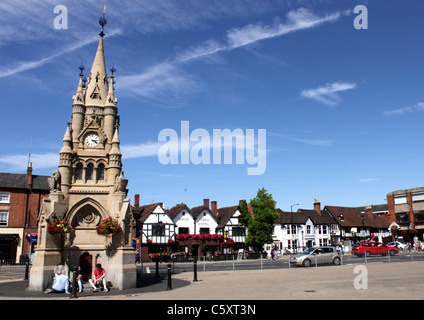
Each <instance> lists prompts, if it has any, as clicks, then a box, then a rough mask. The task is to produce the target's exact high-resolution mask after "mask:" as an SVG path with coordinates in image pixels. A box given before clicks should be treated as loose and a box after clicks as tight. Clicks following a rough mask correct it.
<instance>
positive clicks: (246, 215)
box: [238, 200, 252, 226]
mask: <svg viewBox="0 0 424 320" xmlns="http://www.w3.org/2000/svg"><path fill="white" fill-rule="evenodd" d="M239 211H240V216H239V218H238V220H239V222H240V223H241V224H242V225H244V226H248V225H249V223H250V221H251V220H252V215H251V214H250V212H249V208H248V207H247V202H246V200H240V203H239Z"/></svg>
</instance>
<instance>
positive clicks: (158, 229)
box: [152, 223, 165, 237]
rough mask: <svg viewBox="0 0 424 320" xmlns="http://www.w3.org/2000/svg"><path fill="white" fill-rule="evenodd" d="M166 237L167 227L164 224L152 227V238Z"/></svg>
mask: <svg viewBox="0 0 424 320" xmlns="http://www.w3.org/2000/svg"><path fill="white" fill-rule="evenodd" d="M164 235H165V225H164V224H162V223H158V224H154V225H152V236H159V237H161V236H164Z"/></svg>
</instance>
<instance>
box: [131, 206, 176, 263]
mask: <svg viewBox="0 0 424 320" xmlns="http://www.w3.org/2000/svg"><path fill="white" fill-rule="evenodd" d="M133 215H134V218H135V220H136V229H137V235H139V243H138V250H139V252H140V257H141V258H147V257H148V254H149V253H167V254H170V253H171V252H172V246H173V245H174V243H175V234H176V233H175V230H176V225H175V223H174V222H173V221H172V219H171V218H170V217H169V216H168V214H167V213H166V211H165V210H164V209H163V204H162V203H152V204H148V205H144V206H138V207H137V206H134V207H133Z"/></svg>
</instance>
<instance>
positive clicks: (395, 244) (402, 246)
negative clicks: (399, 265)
mask: <svg viewBox="0 0 424 320" xmlns="http://www.w3.org/2000/svg"><path fill="white" fill-rule="evenodd" d="M387 246H388V247H396V248H398V249H401V250H403V251H405V249H406V247H407V244H406V243H402V242H399V241H395V242H390V243H388V244H387Z"/></svg>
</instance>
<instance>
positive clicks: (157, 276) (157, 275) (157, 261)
mask: <svg viewBox="0 0 424 320" xmlns="http://www.w3.org/2000/svg"><path fill="white" fill-rule="evenodd" d="M157 259H159V258H157ZM155 277H156V278H159V260H156V275H155Z"/></svg>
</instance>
